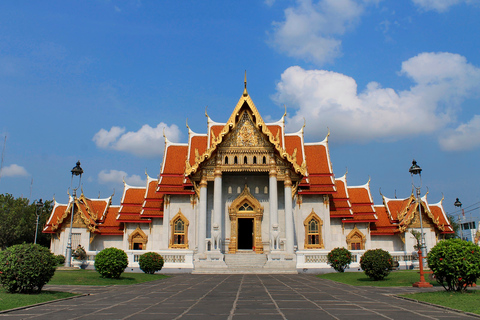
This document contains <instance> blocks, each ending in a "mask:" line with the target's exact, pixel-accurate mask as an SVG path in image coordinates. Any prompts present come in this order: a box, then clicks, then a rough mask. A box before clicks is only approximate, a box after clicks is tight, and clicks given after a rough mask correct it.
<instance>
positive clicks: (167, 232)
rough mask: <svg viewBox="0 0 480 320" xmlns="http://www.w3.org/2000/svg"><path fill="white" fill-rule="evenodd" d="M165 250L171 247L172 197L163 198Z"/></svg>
mask: <svg viewBox="0 0 480 320" xmlns="http://www.w3.org/2000/svg"><path fill="white" fill-rule="evenodd" d="M126 240H127V242H126V248H128V245H129V244H128V239H126ZM163 243H164V245H163V248H161V249H168V248H169V247H170V195H168V194H167V195H165V196H164V198H163Z"/></svg>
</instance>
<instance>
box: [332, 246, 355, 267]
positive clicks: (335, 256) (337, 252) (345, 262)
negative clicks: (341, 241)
mask: <svg viewBox="0 0 480 320" xmlns="http://www.w3.org/2000/svg"><path fill="white" fill-rule="evenodd" d="M327 259H328V264H329V265H331V266H332V268H333V269H335V270H336V271H338V272H343V271H345V269H346V268H348V266H349V265H350V262H352V253H351V252H350V251H348V250H347V249H345V248H335V249H333V250H332V251H330V252H329V253H328V256H327Z"/></svg>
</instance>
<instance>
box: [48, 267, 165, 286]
mask: <svg viewBox="0 0 480 320" xmlns="http://www.w3.org/2000/svg"><path fill="white" fill-rule="evenodd" d="M164 278H167V276H166V275H163V274H146V273H143V272H142V273H126V272H124V273H122V275H121V276H120V278H119V279H107V278H102V277H100V274H99V273H98V272H96V271H94V270H81V269H79V270H68V271H64V270H57V271H55V275H54V276H53V278H52V280H50V282H49V283H47V284H52V285H84V286H110V285H130V284H136V283H142V282H147V281H154V280H160V279H164Z"/></svg>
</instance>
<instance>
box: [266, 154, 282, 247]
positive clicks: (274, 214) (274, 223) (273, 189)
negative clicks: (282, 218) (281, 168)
mask: <svg viewBox="0 0 480 320" xmlns="http://www.w3.org/2000/svg"><path fill="white" fill-rule="evenodd" d="M268 182H269V199H268V200H269V205H270V251H272V250H278V249H280V243H279V240H280V237H279V232H280V230H279V226H278V192H277V168H276V163H275V156H274V155H273V154H272V155H271V156H270V172H269V181H268Z"/></svg>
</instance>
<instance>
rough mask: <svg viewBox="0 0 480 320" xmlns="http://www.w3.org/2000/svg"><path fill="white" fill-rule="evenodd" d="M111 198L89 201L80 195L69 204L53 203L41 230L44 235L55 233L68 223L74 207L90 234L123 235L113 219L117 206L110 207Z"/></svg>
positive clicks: (121, 228) (120, 227)
mask: <svg viewBox="0 0 480 320" xmlns="http://www.w3.org/2000/svg"><path fill="white" fill-rule="evenodd" d="M110 203H111V197H109V198H107V199H90V198H87V197H85V195H84V194H83V193H82V194H81V195H80V197H79V198H76V199H75V201H74V202H73V201H72V198H70V202H69V204H67V205H65V204H59V203H57V202H56V201H55V202H54V207H53V209H52V213H51V214H50V217H49V219H48V221H47V224H46V225H45V228H44V229H43V232H45V233H55V232H57V230H59V229H60V228H61V226H62V224H63V223H65V222H67V223H68V222H70V215H71V210H72V209H71V208H72V205H74V206H75V210H74V211H75V213H76V214H77V212H79V213H80V217H81V219H82V221H83V223H84V224H85V226H86V227H87V228H88V229H89V230H90V232H94V233H100V234H123V231H122V230H123V227H122V226H120V223H118V222H117V221H116V219H115V216H116V215H117V213H118V209H119V207H118V206H110Z"/></svg>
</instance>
